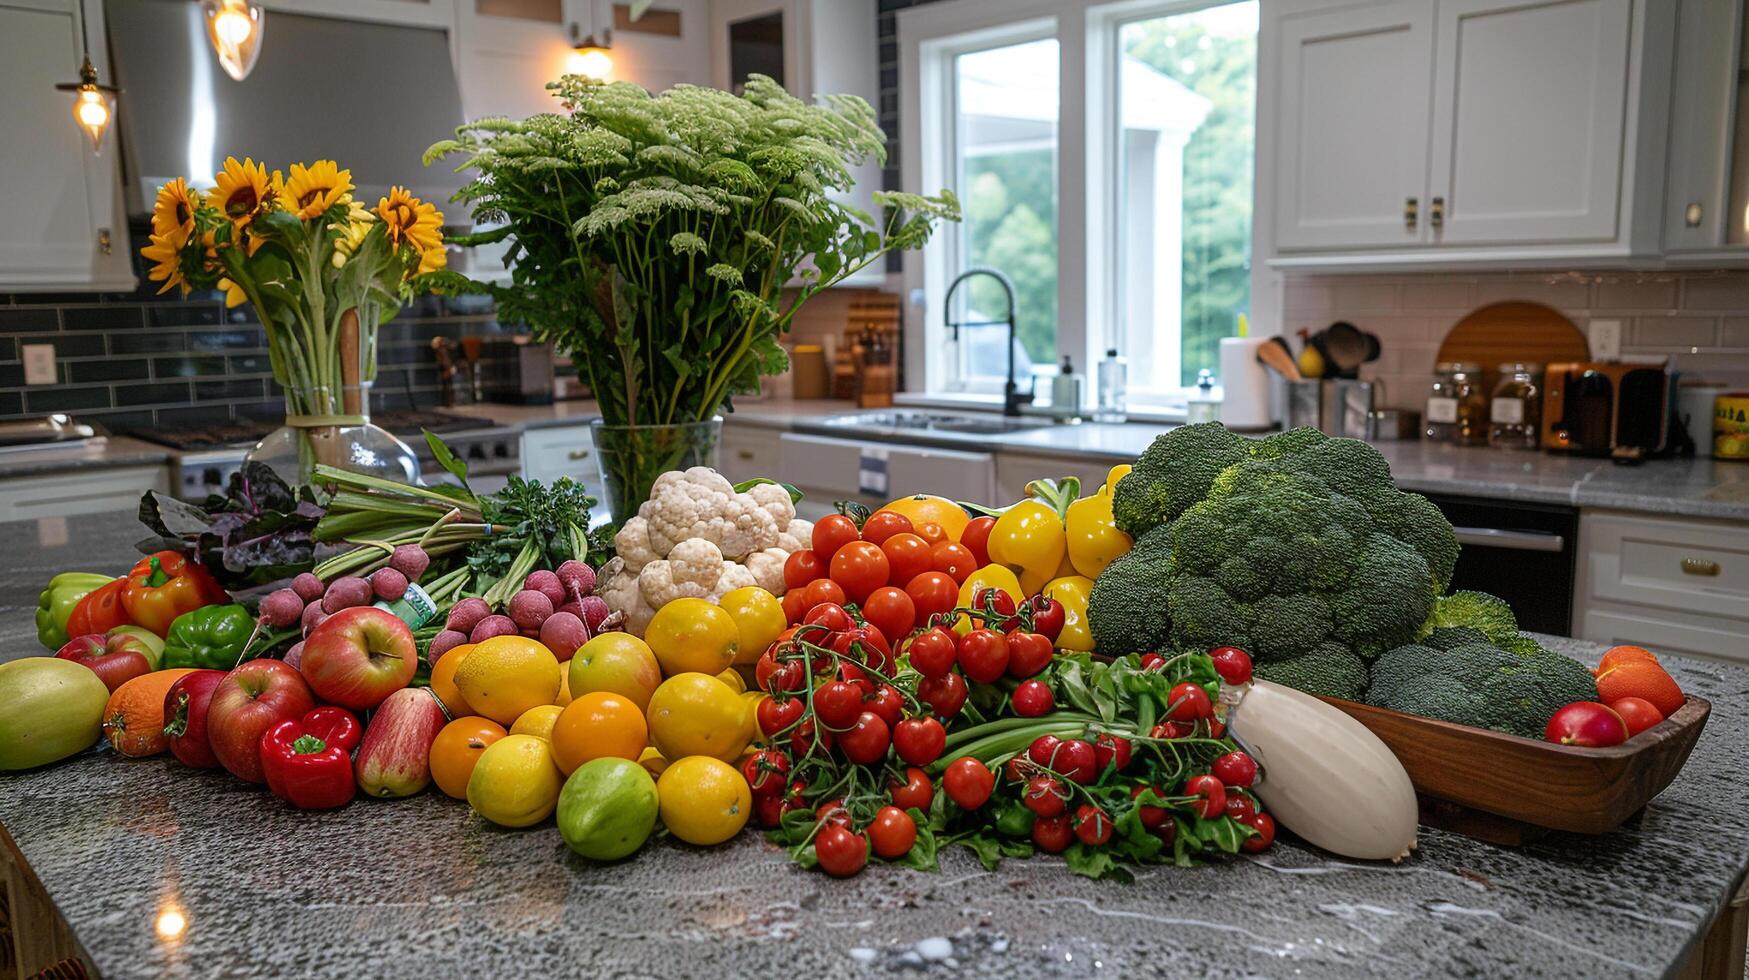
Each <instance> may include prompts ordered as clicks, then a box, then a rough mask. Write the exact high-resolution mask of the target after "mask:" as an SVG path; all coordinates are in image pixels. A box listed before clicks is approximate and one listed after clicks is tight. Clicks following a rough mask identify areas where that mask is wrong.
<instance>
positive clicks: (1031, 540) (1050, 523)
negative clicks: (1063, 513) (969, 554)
mask: <svg viewBox="0 0 1749 980" xmlns="http://www.w3.org/2000/svg"><path fill="white" fill-rule="evenodd" d="M986 547H987V548H988V549H989V552H990V561H991V562H993V563H995V564H997V565H1004V566H1007V567H1008V568H1009V569H1010V570H1011V571H1013V572H1014V573H1015V574H1016V575H1017V576H1019V578H1020V588H1021V595H1022V596H1029V595H1037V594H1038V590H1039V589H1041V588H1043V587H1044V584H1045V583H1046V582H1049V581H1050V580H1051V578H1052V577H1053V576H1054V575H1056V572H1057V566H1058V565H1060V564H1062V562H1063V556H1064V554H1066V553H1067V552H1066V543H1065V541H1064V534H1063V519H1062V518H1061V517H1060V516H1058V514H1057V511H1056V510H1054V509H1053V508H1052V507H1051V506H1050V505H1049V504H1046V503H1045V502H1044V501H1042V500H1037V499H1028V500H1022V501H1021V502H1020V503H1018V504H1015V505H1014V506H1013V507H1010V508H1008V509H1007V510H1006V511H1003V512H1002V516H1001V517H998V518H996V526H995V527H992V528H991V529H990V541H989V543H988V545H987V546H986Z"/></svg>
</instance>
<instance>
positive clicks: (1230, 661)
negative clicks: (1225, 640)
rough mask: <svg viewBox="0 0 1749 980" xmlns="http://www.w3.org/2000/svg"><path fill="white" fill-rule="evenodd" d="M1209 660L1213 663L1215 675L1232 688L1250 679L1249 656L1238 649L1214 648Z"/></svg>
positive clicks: (1210, 652)
mask: <svg viewBox="0 0 1749 980" xmlns="http://www.w3.org/2000/svg"><path fill="white" fill-rule="evenodd" d="M1209 659H1210V660H1213V661H1214V662H1215V673H1217V674H1219V675H1221V680H1222V681H1225V682H1226V683H1227V684H1229V685H1231V686H1233V687H1237V686H1239V685H1240V684H1243V683H1245V682H1246V681H1248V680H1250V679H1251V655H1250V654H1248V653H1246V652H1245V651H1243V650H1241V649H1239V648H1238V647H1215V648H1214V649H1213V650H1210V651H1209Z"/></svg>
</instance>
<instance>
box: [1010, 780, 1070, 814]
mask: <svg viewBox="0 0 1749 980" xmlns="http://www.w3.org/2000/svg"><path fill="white" fill-rule="evenodd" d="M1020 802H1021V803H1022V804H1024V805H1025V806H1026V808H1027V809H1028V810H1031V811H1032V812H1033V813H1036V814H1038V815H1039V816H1041V817H1057V816H1061V815H1062V814H1063V812H1064V811H1065V810H1067V809H1068V807H1069V788H1068V787H1067V786H1064V785H1063V782H1062V780H1060V779H1057V778H1056V777H1054V776H1034V777H1032V778H1031V779H1029V780H1027V781H1026V789H1025V791H1024V792H1023V793H1022V794H1021V797H1020Z"/></svg>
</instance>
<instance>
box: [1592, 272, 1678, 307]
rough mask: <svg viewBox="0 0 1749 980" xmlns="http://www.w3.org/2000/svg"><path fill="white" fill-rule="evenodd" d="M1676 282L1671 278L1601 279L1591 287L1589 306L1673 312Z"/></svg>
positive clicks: (1626, 276)
mask: <svg viewBox="0 0 1749 980" xmlns="http://www.w3.org/2000/svg"><path fill="white" fill-rule="evenodd" d="M1677 284H1678V280H1677V278H1676V277H1675V276H1673V275H1667V276H1657V277H1649V278H1639V277H1633V276H1632V275H1631V274H1627V275H1623V276H1619V277H1618V276H1602V277H1599V278H1598V280H1597V282H1596V283H1595V284H1593V286H1592V290H1591V305H1592V306H1594V307H1596V308H1598V309H1616V310H1670V309H1675V308H1676V303H1677V291H1678V289H1677Z"/></svg>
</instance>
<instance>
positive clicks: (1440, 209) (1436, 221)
mask: <svg viewBox="0 0 1749 980" xmlns="http://www.w3.org/2000/svg"><path fill="white" fill-rule="evenodd" d="M1428 210H1429V212H1430V213H1429V214H1428V217H1427V223H1428V224H1430V225H1432V226H1433V227H1435V228H1444V227H1445V198H1443V197H1436V198H1434V199H1433V204H1432V207H1430V208H1429V209H1428Z"/></svg>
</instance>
